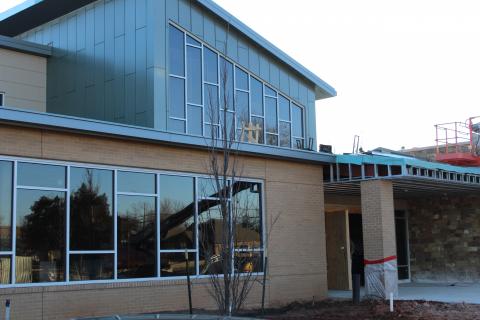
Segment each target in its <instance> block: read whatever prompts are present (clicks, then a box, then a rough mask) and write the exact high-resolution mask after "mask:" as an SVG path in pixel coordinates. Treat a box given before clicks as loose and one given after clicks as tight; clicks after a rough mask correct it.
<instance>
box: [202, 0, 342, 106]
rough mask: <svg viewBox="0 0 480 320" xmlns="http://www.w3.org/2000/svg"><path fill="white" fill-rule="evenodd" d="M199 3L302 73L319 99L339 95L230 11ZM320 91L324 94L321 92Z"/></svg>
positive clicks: (212, 3)
mask: <svg viewBox="0 0 480 320" xmlns="http://www.w3.org/2000/svg"><path fill="white" fill-rule="evenodd" d="M197 2H198V3H200V4H202V5H203V6H204V7H205V8H207V9H209V10H210V11H212V12H213V13H214V14H215V15H217V16H219V17H220V18H222V19H223V20H225V21H227V22H228V23H229V24H230V25H232V26H233V27H234V28H235V29H237V30H238V31H240V32H241V33H243V34H244V35H246V36H247V37H248V38H250V39H251V40H252V41H253V42H255V43H257V44H258V45H259V46H261V47H263V48H264V49H266V50H267V51H268V52H270V53H271V54H272V55H273V56H275V57H276V58H278V59H279V60H280V61H282V62H284V63H286V64H287V65H289V66H290V67H291V68H293V69H294V70H295V71H297V72H298V73H300V74H301V75H302V76H304V77H305V78H306V79H307V80H309V81H311V82H313V83H314V84H315V86H316V90H315V91H316V92H315V95H316V97H317V99H322V98H328V97H334V96H336V95H337V92H336V91H335V89H334V88H333V87H332V86H330V85H329V84H328V83H326V82H325V81H323V80H322V79H320V78H319V77H318V76H317V75H315V74H314V73H313V72H311V71H310V70H308V69H307V68H305V67H304V66H303V65H301V64H300V63H299V62H298V61H296V60H295V59H293V58H292V57H290V56H289V55H288V54H286V53H285V52H283V51H282V50H280V49H279V48H277V47H276V46H275V45H274V44H272V43H271V42H270V41H268V40H267V39H265V38H264V37H262V36H261V35H259V34H258V33H257V32H255V31H253V30H252V29H251V28H250V27H248V26H247V25H246V24H244V23H243V22H241V21H240V20H238V19H237V18H235V17H234V16H233V15H232V14H230V13H229V12H228V11H226V10H225V9H223V8H222V7H220V6H219V5H218V4H216V3H215V2H213V1H212V0H197ZM319 89H320V90H321V91H323V92H321V91H320V92H319Z"/></svg>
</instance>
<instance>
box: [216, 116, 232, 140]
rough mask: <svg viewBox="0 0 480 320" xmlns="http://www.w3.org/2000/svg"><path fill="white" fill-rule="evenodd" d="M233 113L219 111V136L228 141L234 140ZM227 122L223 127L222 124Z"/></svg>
mask: <svg viewBox="0 0 480 320" xmlns="http://www.w3.org/2000/svg"><path fill="white" fill-rule="evenodd" d="M234 116H235V113H233V112H229V111H220V123H221V128H220V129H221V135H222V136H225V138H226V139H227V140H228V141H230V140H233V139H235V127H234V121H235V117H234ZM225 120H226V121H227V124H226V126H225V124H224V122H225Z"/></svg>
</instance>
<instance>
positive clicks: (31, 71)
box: [0, 48, 47, 112]
mask: <svg viewBox="0 0 480 320" xmlns="http://www.w3.org/2000/svg"><path fill="white" fill-rule="evenodd" d="M1 92H3V93H5V100H4V105H5V106H8V107H15V108H21V109H29V110H35V111H41V112H45V111H46V101H47V100H46V99H47V59H46V58H42V57H37V56H33V55H30V54H26V53H20V52H16V51H12V50H7V49H1V48H0V93H1Z"/></svg>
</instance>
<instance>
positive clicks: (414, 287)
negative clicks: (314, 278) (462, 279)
mask: <svg viewBox="0 0 480 320" xmlns="http://www.w3.org/2000/svg"><path fill="white" fill-rule="evenodd" d="M398 295H399V297H398V300H427V301H438V302H457V303H461V302H466V303H477V304H480V283H456V284H447V283H444V284H442V283H405V284H400V285H399V288H398ZM328 296H329V297H330V298H341V299H351V298H352V292H351V291H340V290H329V291H328ZM361 296H362V297H363V296H364V290H363V288H362V289H361Z"/></svg>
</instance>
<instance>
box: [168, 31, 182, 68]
mask: <svg viewBox="0 0 480 320" xmlns="http://www.w3.org/2000/svg"><path fill="white" fill-rule="evenodd" d="M168 34H169V42H170V43H169V47H170V54H169V58H170V74H175V75H177V76H183V75H185V65H184V63H185V46H184V35H183V32H182V31H180V30H178V29H177V28H175V27H173V26H170V27H169V30H168Z"/></svg>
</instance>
